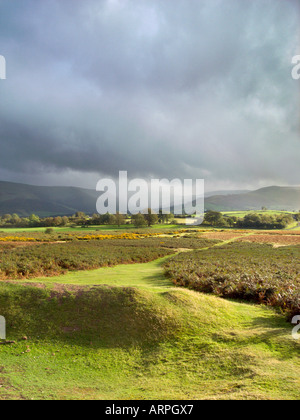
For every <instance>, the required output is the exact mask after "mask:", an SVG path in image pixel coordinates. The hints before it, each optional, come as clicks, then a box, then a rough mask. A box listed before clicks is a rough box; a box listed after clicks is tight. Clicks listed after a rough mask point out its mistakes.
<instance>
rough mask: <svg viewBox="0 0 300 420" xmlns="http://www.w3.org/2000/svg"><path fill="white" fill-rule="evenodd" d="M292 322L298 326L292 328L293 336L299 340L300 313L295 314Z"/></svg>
mask: <svg viewBox="0 0 300 420" xmlns="http://www.w3.org/2000/svg"><path fill="white" fill-rule="evenodd" d="M292 324H295V325H296V326H295V327H294V328H293V330H292V337H293V338H294V339H295V340H299V338H300V333H298V331H299V330H300V315H295V316H294V317H293V319H292Z"/></svg>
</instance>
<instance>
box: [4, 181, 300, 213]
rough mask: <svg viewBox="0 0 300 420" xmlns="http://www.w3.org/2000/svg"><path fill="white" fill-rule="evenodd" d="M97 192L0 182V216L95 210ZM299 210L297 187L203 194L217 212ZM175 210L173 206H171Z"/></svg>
mask: <svg viewBox="0 0 300 420" xmlns="http://www.w3.org/2000/svg"><path fill="white" fill-rule="evenodd" d="M98 197H99V193H98V192H96V191H95V190H89V189H84V188H76V187H39V186H33V185H26V184H17V183H12V182H4V181H0V215H4V214H7V213H9V214H13V213H16V214H18V215H19V216H22V217H24V216H28V215H30V214H32V213H35V214H37V215H39V216H40V217H46V216H57V215H66V216H69V215H72V214H74V213H76V212H77V211H83V212H85V213H87V214H93V213H95V212H96V201H97V198H98ZM262 207H266V208H268V209H270V210H291V211H292V210H296V211H298V210H300V187H277V186H273V187H266V188H261V189H258V190H256V191H247V190H246V191H245V190H242V191H240V190H238V191H231V190H230V191H214V192H207V193H206V194H205V209H206V210H217V211H232V210H260V209H261V208H262ZM172 210H174V212H175V213H176V208H175V209H172Z"/></svg>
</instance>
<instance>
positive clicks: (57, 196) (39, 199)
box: [0, 181, 99, 217]
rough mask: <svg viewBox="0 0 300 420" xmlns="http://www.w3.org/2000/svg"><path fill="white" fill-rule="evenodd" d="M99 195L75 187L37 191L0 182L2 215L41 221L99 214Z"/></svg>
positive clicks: (34, 187)
mask: <svg viewBox="0 0 300 420" xmlns="http://www.w3.org/2000/svg"><path fill="white" fill-rule="evenodd" d="M98 196H99V193H97V192H96V191H93V190H88V189H84V188H75V187H38V186H33V185H26V184H16V183H12V182H3V181H0V215H3V214H7V213H9V214H12V213H16V214H18V215H19V216H23V217H24V216H28V215H30V214H32V213H34V214H37V215H39V216H41V217H46V216H57V215H60V216H63V215H66V216H68V215H72V214H74V213H76V212H77V211H84V212H86V213H95V212H96V200H97V198H98Z"/></svg>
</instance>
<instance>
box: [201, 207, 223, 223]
mask: <svg viewBox="0 0 300 420" xmlns="http://www.w3.org/2000/svg"><path fill="white" fill-rule="evenodd" d="M203 221H204V222H206V223H207V224H208V225H210V226H222V225H224V224H225V220H224V218H223V215H222V213H220V212H218V211H213V210H209V211H207V212H206V213H205V215H204V220H203Z"/></svg>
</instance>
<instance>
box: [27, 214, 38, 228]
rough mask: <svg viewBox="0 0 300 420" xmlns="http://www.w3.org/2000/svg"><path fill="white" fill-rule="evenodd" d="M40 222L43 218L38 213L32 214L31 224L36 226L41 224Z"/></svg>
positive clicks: (30, 217)
mask: <svg viewBox="0 0 300 420" xmlns="http://www.w3.org/2000/svg"><path fill="white" fill-rule="evenodd" d="M40 222H41V219H40V218H39V216H37V215H36V214H32V215H31V216H29V224H30V225H31V226H34V227H36V226H39V224H40Z"/></svg>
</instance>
